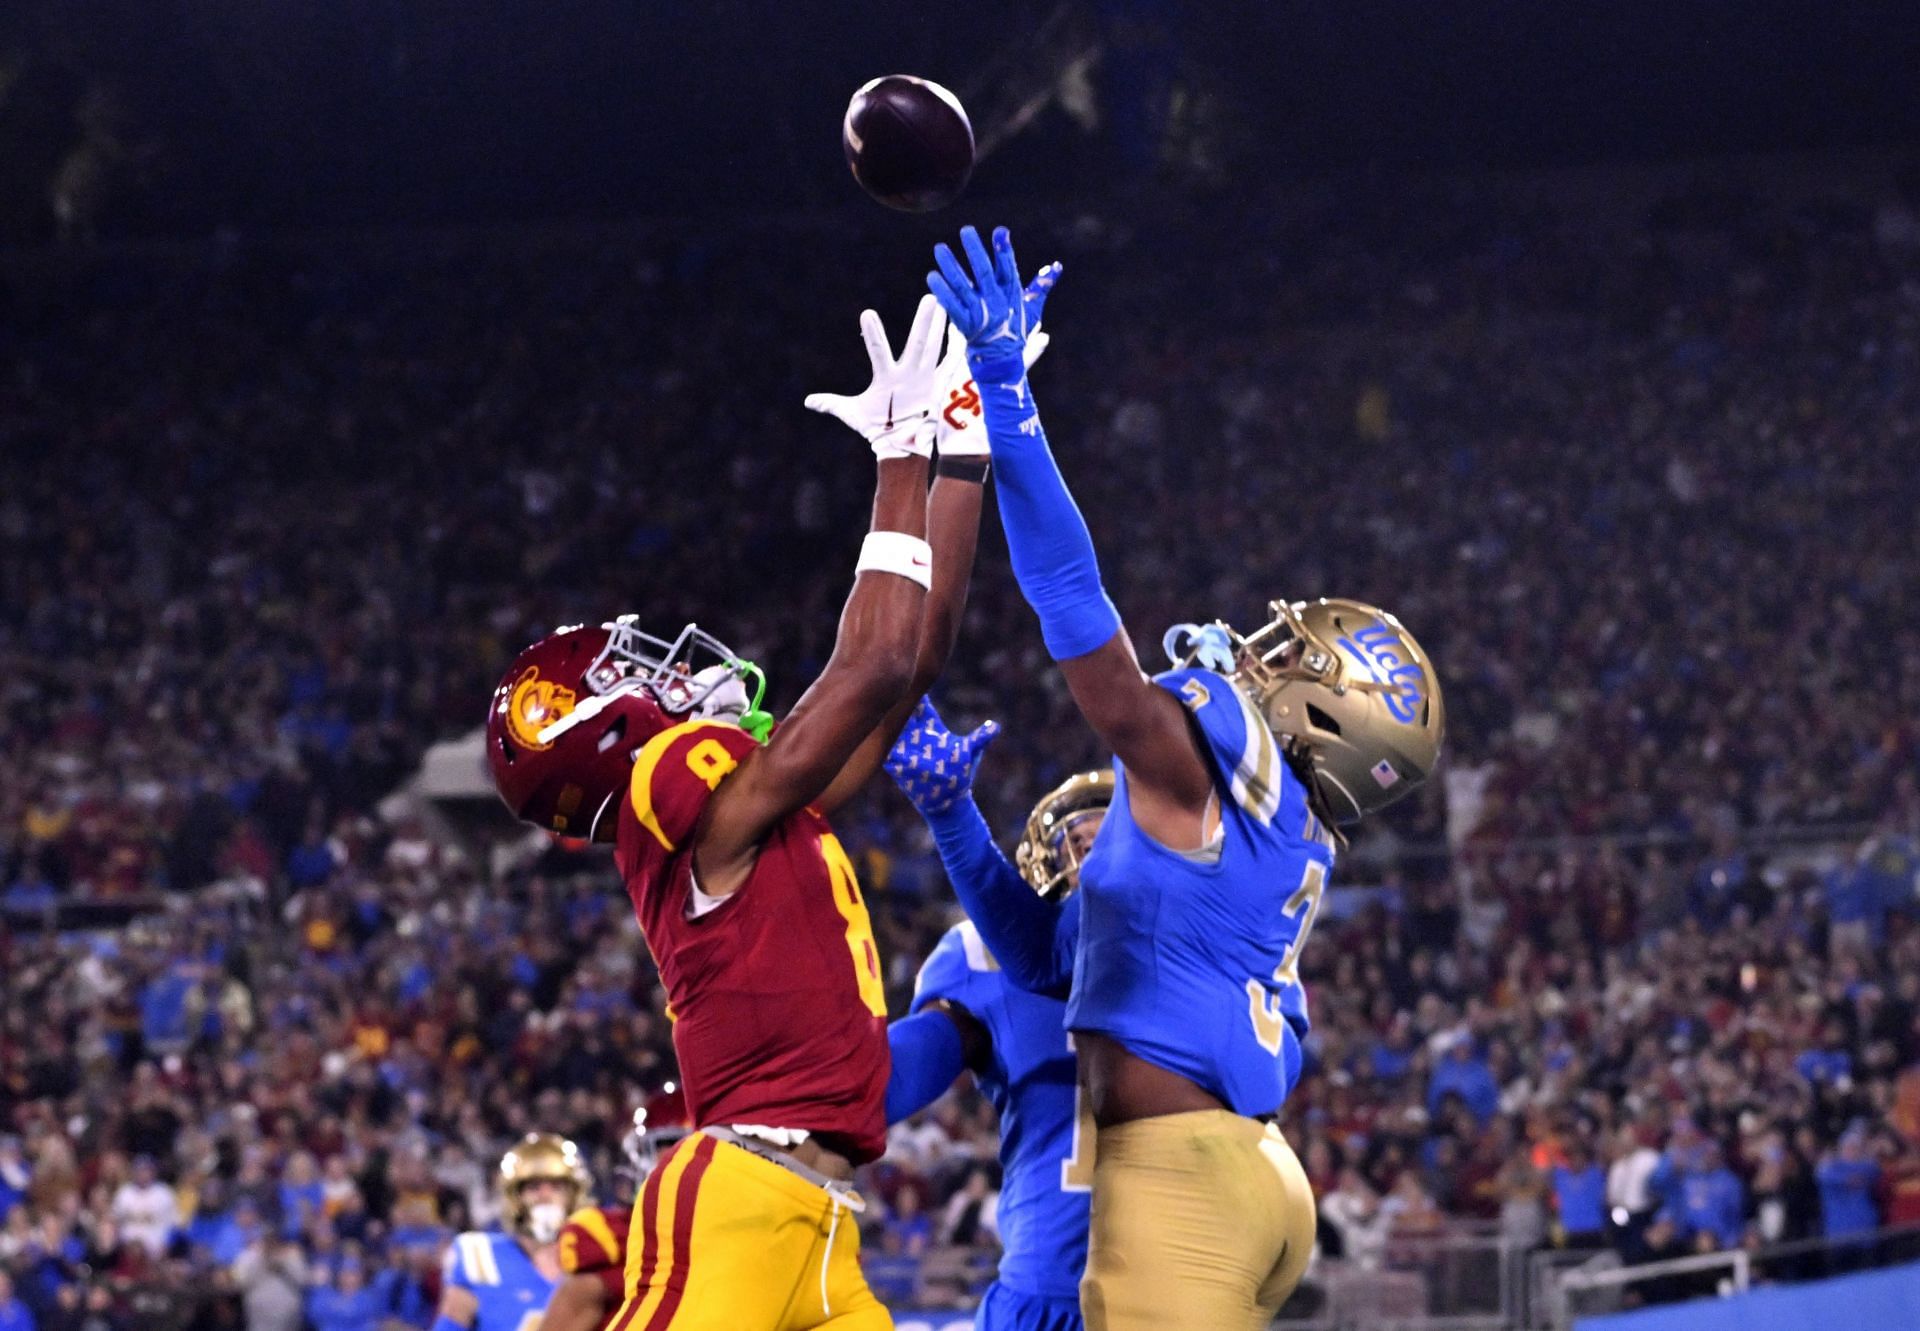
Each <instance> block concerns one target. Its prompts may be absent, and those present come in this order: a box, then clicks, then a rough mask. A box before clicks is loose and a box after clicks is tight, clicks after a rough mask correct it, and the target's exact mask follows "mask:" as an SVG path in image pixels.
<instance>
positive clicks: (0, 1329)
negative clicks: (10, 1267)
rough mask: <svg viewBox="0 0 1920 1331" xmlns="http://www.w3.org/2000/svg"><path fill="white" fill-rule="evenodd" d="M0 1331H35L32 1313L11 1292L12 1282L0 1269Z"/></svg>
mask: <svg viewBox="0 0 1920 1331" xmlns="http://www.w3.org/2000/svg"><path fill="white" fill-rule="evenodd" d="M0 1331H36V1323H35V1320H34V1316H33V1313H32V1312H31V1311H30V1310H29V1309H28V1307H27V1305H26V1304H24V1303H22V1302H20V1299H19V1297H18V1296H17V1295H15V1293H14V1292H13V1280H12V1278H11V1277H10V1276H8V1275H7V1273H6V1271H5V1270H4V1269H0Z"/></svg>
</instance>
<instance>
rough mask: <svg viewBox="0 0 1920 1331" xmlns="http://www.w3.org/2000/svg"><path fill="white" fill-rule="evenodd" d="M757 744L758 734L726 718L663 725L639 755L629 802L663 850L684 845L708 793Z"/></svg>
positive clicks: (714, 788)
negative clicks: (725, 719) (743, 728)
mask: <svg viewBox="0 0 1920 1331" xmlns="http://www.w3.org/2000/svg"><path fill="white" fill-rule="evenodd" d="M756 747H758V746H757V745H756V744H755V743H754V739H753V736H751V735H749V734H748V733H747V732H746V731H744V730H742V729H740V727H739V726H732V725H728V724H727V723H726V722H724V721H683V722H681V723H680V724H679V725H677V726H674V727H672V728H671V729H667V730H663V731H661V732H660V733H659V734H657V735H655V736H654V737H653V738H652V739H650V740H648V741H647V742H646V744H645V745H644V746H642V748H641V750H640V754H639V756H638V757H636V758H635V759H634V760H633V779H632V781H631V782H630V783H629V784H628V788H627V806H628V808H629V809H630V810H631V811H632V813H633V816H634V817H635V818H636V819H638V820H639V823H640V826H641V827H643V828H645V829H646V830H647V832H648V833H649V834H650V835H651V836H652V837H653V839H654V840H655V841H657V842H659V843H660V845H661V847H662V848H663V849H665V850H667V851H668V852H672V851H675V850H678V849H679V848H680V845H681V843H682V842H683V841H685V839H686V837H687V834H688V833H689V832H691V831H692V830H693V825H694V824H695V823H696V822H698V821H699V818H700V810H701V809H702V808H704V807H705V806H706V802H707V797H708V796H709V795H711V794H713V792H714V791H715V790H716V789H717V788H718V787H719V785H720V783H721V782H722V781H724V780H726V778H727V774H728V773H730V772H732V771H733V769H734V768H736V767H738V766H739V765H740V759H741V758H743V757H745V756H746V755H747V754H748V753H750V752H751V751H752V750H753V749H754V748H756Z"/></svg>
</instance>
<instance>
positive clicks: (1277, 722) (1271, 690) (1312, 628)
mask: <svg viewBox="0 0 1920 1331" xmlns="http://www.w3.org/2000/svg"><path fill="white" fill-rule="evenodd" d="M1270 609H1271V611H1272V613H1273V618H1272V619H1271V620H1270V621H1269V622H1268V623H1267V624H1266V626H1265V627H1264V628H1261V629H1260V630H1258V631H1257V632H1255V633H1253V634H1251V635H1249V636H1247V637H1244V638H1242V637H1240V636H1239V635H1238V634H1233V635H1232V636H1233V639H1234V642H1233V658H1234V662H1233V664H1234V672H1233V673H1234V679H1235V682H1236V683H1238V684H1240V685H1241V686H1242V688H1244V689H1245V690H1246V691H1247V693H1248V694H1249V695H1250V696H1251V697H1252V699H1253V701H1254V702H1255V704H1257V705H1258V706H1259V708H1260V711H1261V713H1262V714H1263V715H1265V717H1266V719H1267V724H1268V725H1270V726H1272V727H1273V731H1274V734H1275V735H1277V736H1279V737H1280V738H1281V741H1282V743H1284V744H1285V745H1286V746H1287V748H1288V749H1289V750H1290V751H1291V752H1292V753H1293V754H1295V755H1296V756H1297V757H1301V758H1304V759H1306V760H1307V762H1308V763H1309V764H1310V765H1311V767H1312V773H1313V784H1314V788H1315V793H1316V794H1317V795H1318V796H1319V797H1320V799H1321V801H1322V802H1323V803H1324V804H1325V805H1326V807H1327V811H1328V812H1330V813H1331V814H1332V815H1333V816H1334V818H1335V819H1336V820H1337V821H1339V822H1342V823H1351V822H1354V821H1356V820H1358V819H1359V818H1361V817H1363V816H1364V815H1366V814H1369V813H1374V812H1376V811H1378V810H1380V809H1384V808H1386V807H1387V805H1389V804H1391V803H1393V802H1394V801H1395V800H1397V799H1399V798H1400V797H1401V796H1403V795H1405V794H1407V793H1408V792H1410V791H1412V790H1413V789H1414V787H1416V786H1418V785H1419V784H1420V783H1421V782H1422V781H1425V780H1426V779H1427V777H1428V776H1429V775H1431V774H1432V772H1433V768H1434V764H1435V763H1437V762H1438V761H1439V760H1440V743H1441V740H1442V738H1443V737H1444V736H1445V734H1446V729H1447V709H1446V704H1445V702H1444V700H1443V699H1442V698H1441V694H1440V679H1439V676H1438V675H1436V674H1435V673H1434V669H1433V662H1432V660H1431V658H1429V657H1428V656H1427V654H1426V652H1424V651H1423V650H1421V647H1420V644H1419V643H1418V642H1416V641H1414V637H1413V635H1412V634H1411V633H1409V632H1407V630H1406V626H1405V625H1403V624H1402V623H1401V622H1400V621H1399V620H1397V619H1395V618H1394V617H1393V616H1392V615H1390V614H1388V613H1387V612H1386V611H1384V610H1382V609H1380V608H1379V607H1378V606H1371V605H1367V604H1365V603H1364V602H1361V601H1346V600H1331V599H1326V598H1322V599H1320V600H1317V601H1297V602H1294V603H1292V604H1289V603H1288V602H1285V601H1275V602H1273V603H1272V605H1271V606H1270ZM1229 633H1231V630H1229Z"/></svg>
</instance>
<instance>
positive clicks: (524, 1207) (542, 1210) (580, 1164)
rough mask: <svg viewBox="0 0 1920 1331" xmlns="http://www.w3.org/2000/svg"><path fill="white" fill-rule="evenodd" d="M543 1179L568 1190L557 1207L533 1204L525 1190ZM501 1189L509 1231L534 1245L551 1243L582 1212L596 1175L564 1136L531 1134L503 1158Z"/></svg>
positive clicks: (501, 1158) (549, 1133)
mask: <svg viewBox="0 0 1920 1331" xmlns="http://www.w3.org/2000/svg"><path fill="white" fill-rule="evenodd" d="M542 1180H552V1181H553V1182H556V1183H559V1184H561V1185H562V1186H563V1187H564V1188H565V1189H566V1190H567V1196H566V1200H565V1201H564V1202H561V1203H559V1204H558V1205H557V1206H554V1205H552V1204H548V1205H541V1206H534V1205H530V1204H529V1203H528V1202H527V1201H526V1200H525V1198H524V1197H523V1196H522V1195H521V1194H522V1190H523V1189H525V1188H526V1186H527V1185H528V1184H530V1183H538V1182H541V1181H542ZM500 1189H501V1192H502V1193H503V1194H504V1200H505V1205H504V1206H503V1207H502V1211H503V1212H504V1215H505V1218H506V1222H507V1228H508V1229H510V1230H512V1231H513V1232H514V1233H516V1234H521V1235H525V1236H526V1237H527V1238H530V1239H532V1240H533V1241H534V1242H535V1243H552V1242H553V1241H554V1240H555V1239H557V1238H559V1237H560V1230H561V1227H562V1226H564V1225H565V1224H566V1222H567V1217H568V1216H570V1215H572V1214H573V1213H574V1212H575V1211H577V1210H578V1209H580V1206H581V1205H582V1203H584V1202H585V1201H586V1200H587V1198H588V1196H589V1194H590V1193H591V1192H592V1190H593V1175H592V1174H591V1173H589V1172H588V1171H587V1165H586V1161H585V1160H584V1159H582V1157H581V1155H580V1148H579V1147H577V1146H575V1145H574V1144H573V1143H572V1142H570V1141H568V1140H567V1139H566V1138H565V1137H561V1136H558V1135H556V1134H554V1133H551V1132H529V1133H528V1134H527V1135H526V1136H524V1137H522V1138H521V1139H520V1141H519V1142H518V1143H517V1144H516V1145H515V1146H514V1147H513V1149H512V1150H510V1151H508V1152H507V1153H506V1154H505V1155H503V1156H501V1157H500ZM555 1211H558V1215H557V1216H556V1215H555Z"/></svg>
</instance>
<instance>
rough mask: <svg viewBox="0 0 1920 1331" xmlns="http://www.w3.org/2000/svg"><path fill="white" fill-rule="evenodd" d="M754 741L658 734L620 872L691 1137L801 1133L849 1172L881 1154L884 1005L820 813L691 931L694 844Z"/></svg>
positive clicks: (771, 840)
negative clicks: (659, 996) (747, 1126)
mask: <svg viewBox="0 0 1920 1331" xmlns="http://www.w3.org/2000/svg"><path fill="white" fill-rule="evenodd" d="M755 747H756V746H755V743H754V740H753V737H752V736H750V735H748V734H747V733H746V732H745V731H744V730H741V729H740V728H739V727H738V726H732V725H727V724H725V723H723V722H719V721H689V722H686V723H685V724H682V725H678V726H675V727H674V728H673V729H671V730H667V731H663V732H661V733H660V734H658V735H655V736H654V737H653V738H652V739H651V740H649V741H648V742H647V744H646V747H644V748H642V749H641V750H640V755H639V757H637V758H636V759H635V760H634V764H633V781H632V784H631V786H630V788H629V791H628V798H627V800H626V802H625V804H624V805H623V806H622V808H621V810H620V825H619V840H618V843H617V846H616V849H615V861H616V863H618V864H619V866H620V873H621V875H622V876H623V877H624V878H625V879H626V883H627V895H628V896H630V897H632V898H633V909H634V914H635V915H636V916H638V917H639V920H640V928H641V931H642V932H643V933H645V934H646V937H647V946H648V947H649V948H650V949H652V952H653V959H654V962H655V964H657V965H658V966H659V967H660V979H661V982H662V983H663V984H664V985H665V986H666V991H667V1004H668V1006H667V1015H668V1016H670V1017H671V1018H673V1047H674V1052H675V1053H676V1054H678V1055H679V1058H680V1078H681V1080H682V1081H683V1082H684V1083H685V1085H686V1093H687V1109H688V1113H689V1115H690V1116H691V1118H692V1120H693V1123H694V1125H695V1126H696V1127H705V1126H708V1125H731V1124H734V1123H751V1124H755V1125H758V1126H762V1127H771V1128H804V1129H805V1130H807V1131H808V1132H810V1133H812V1134H814V1135H815V1136H817V1137H819V1138H820V1139H821V1141H822V1144H823V1145H825V1146H827V1147H828V1148H830V1149H832V1150H835V1151H839V1152H840V1153H841V1154H843V1155H845V1156H847V1157H848V1158H849V1159H851V1160H853V1161H854V1162H855V1163H857V1164H858V1163H864V1162H866V1161H868V1160H875V1159H878V1158H879V1156H880V1154H881V1152H882V1151H884V1150H885V1149H886V1135H887V1131H886V1117H885V1098H886V1088H887V1075H888V1072H889V1070H890V1069H889V1066H888V1054H887V997H886V986H885V983H884V982H883V981H882V979H881V975H880V953H879V949H878V948H876V947H875V946H874V941H873V925H872V923H871V921H870V920H869V919H868V917H867V907H866V903H865V902H864V901H863V900H862V899H861V896H860V884H859V882H858V881H857V880H856V879H855V877H854V872H853V864H852V863H851V861H849V860H848V859H847V853H846V852H845V851H844V850H842V849H841V848H840V843H839V841H838V840H836V839H835V837H834V835H833V831H832V829H831V828H829V827H828V826H827V820H826V819H825V818H824V817H822V816H821V815H820V814H819V813H818V812H816V811H815V810H813V809H811V808H807V809H802V810H800V811H799V812H797V813H793V814H790V815H788V816H787V818H785V819H784V820H783V821H782V822H781V823H780V824H779V826H777V827H776V828H774V830H773V832H772V833H771V834H770V835H769V836H768V837H767V840H766V842H765V843H764V844H763V845H762V846H761V848H760V853H759V856H758V857H757V858H756V859H755V861H754V865H753V868H752V870H751V871H750V872H749V873H748V875H747V880H746V882H745V883H744V884H742V886H741V887H740V890H739V891H738V892H736V893H734V894H733V895H732V896H730V897H728V898H727V899H726V900H725V901H724V902H722V903H721V904H720V905H719V906H717V907H715V908H714V909H712V910H710V911H708V912H706V913H705V914H703V915H702V916H700V918H698V919H689V918H688V915H687V912H688V907H689V905H690V904H691V901H692V887H693V832H694V828H695V826H696V825H697V824H698V822H699V819H700V813H701V810H702V809H703V808H704V807H705V806H706V802H707V799H708V797H709V796H710V795H712V793H713V792H714V790H715V789H717V788H718V787H719V785H720V783H721V782H722V781H724V780H725V779H726V778H727V774H728V773H730V772H731V771H733V769H734V768H735V767H736V766H738V765H739V762H740V759H741V758H742V757H744V756H745V755H746V754H747V753H749V752H751V751H752V750H753V749H754V748H755Z"/></svg>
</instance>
